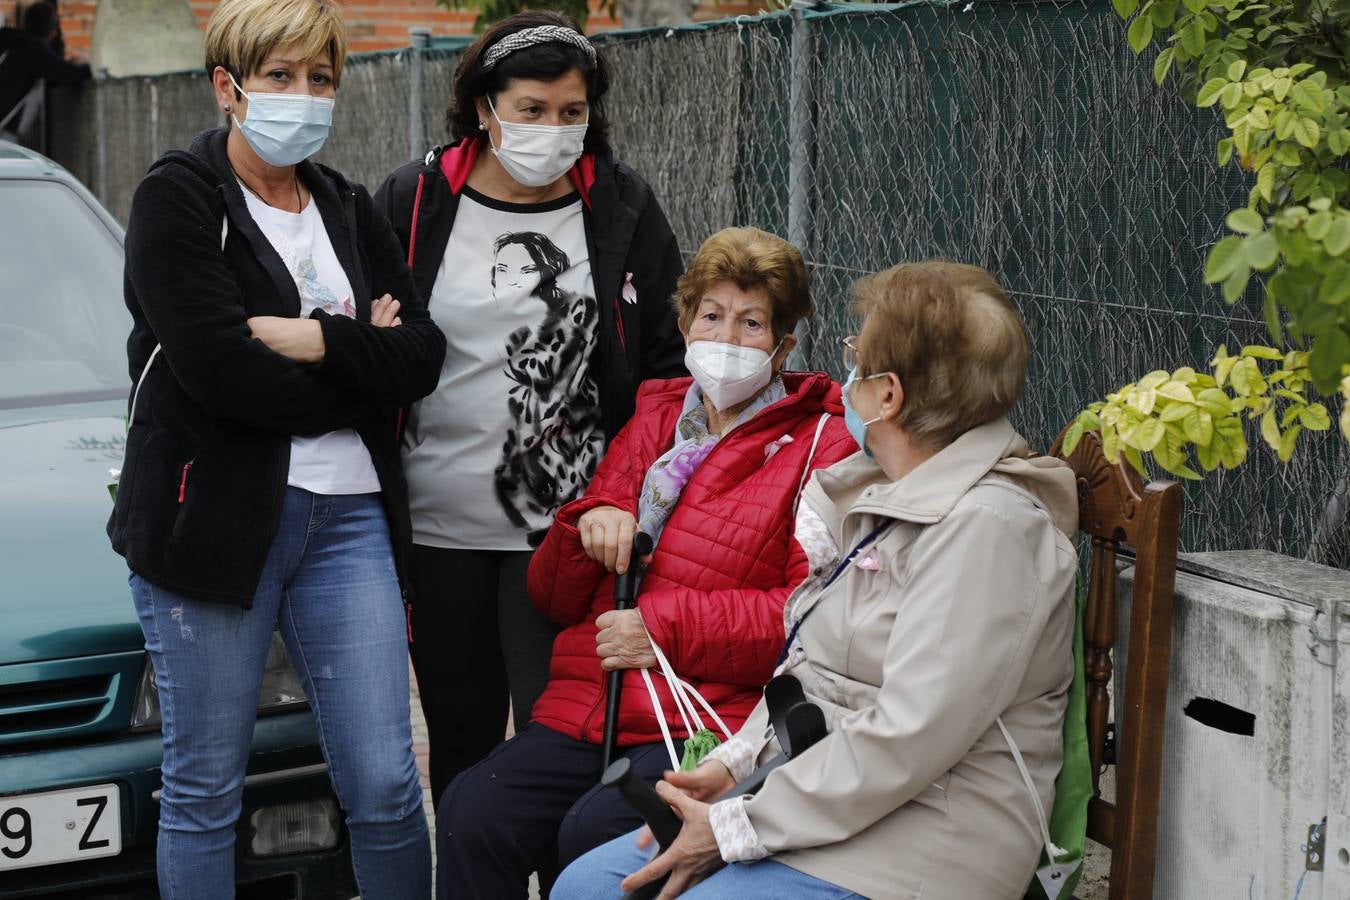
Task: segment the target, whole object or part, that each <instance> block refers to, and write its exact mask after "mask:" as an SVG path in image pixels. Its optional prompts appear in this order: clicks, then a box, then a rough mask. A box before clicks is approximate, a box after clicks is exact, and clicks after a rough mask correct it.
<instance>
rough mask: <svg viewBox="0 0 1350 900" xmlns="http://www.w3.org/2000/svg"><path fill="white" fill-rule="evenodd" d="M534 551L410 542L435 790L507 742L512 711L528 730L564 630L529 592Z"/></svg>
mask: <svg viewBox="0 0 1350 900" xmlns="http://www.w3.org/2000/svg"><path fill="white" fill-rule="evenodd" d="M531 555H532V551H529V550H521V551H499V550H444V549H441V548H439V547H425V546H421V545H415V546H414V547H413V551H412V557H411V559H410V560H409V566H408V575H409V579H410V580H411V582H412V587H413V604H412V637H413V642H412V646H411V647H410V648H409V651H410V653H411V655H412V662H413V671H414V672H415V673H416V675H417V690H418V693H419V694H420V695H421V698H422V713H423V715H424V716H425V717H426V720H427V735H428V739H429V743H430V748H429V762H430V764H431V789H432V791H433V792H434V793H433V794H432V796H433V797H438V798H439V797H440V796H441V794H442V793H444V792H445V788H446V786H447V785H449V784H450V782H451V781H452V780H454V777H455V776H456V775H458V774H459V773H460V772H462V771H464V770H465V769H467V768H468V767H469V766H472V765H473V764H474V763H476V762H478V761H479V760H481V759H482V758H483V757H485V756H487V755H488V754H489V753H490V752H492V748H493V747H496V746H497V745H498V744H500V743H501V742H502V739H503V738H504V737H505V736H506V717H507V712H508V709H510V710H511V711H512V712H513V713H514V719H515V727H516V731H518V732H519V731H521V730H523V729H524V727H525V725H526V724H527V723H528V722H529V721H530V711H531V710H532V709H533V708H534V701H535V700H537V699H539V695H540V694H542V693H543V692H544V686H545V685H547V684H548V664H549V659H550V658H551V656H552V654H553V639H554V638H555V637H556V636H557V634H558V628H557V626H555V625H554V624H553V623H551V622H549V621H548V620H547V619H545V618H544V616H543V615H542V614H541V613H540V612H539V611H538V610H537V609H535V608H534V605H533V604H532V603H530V598H529V596H528V594H527V593H526V591H525V573H526V570H527V569H528V568H529V565H530V557H531Z"/></svg>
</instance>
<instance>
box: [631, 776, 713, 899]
mask: <svg viewBox="0 0 1350 900" xmlns="http://www.w3.org/2000/svg"><path fill="white" fill-rule="evenodd" d="M656 792H657V793H658V794H660V795H661V799H662V800H664V801H666V802H667V803H669V804H670V806H671V808H672V809H674V810H675V814H676V815H677V816H679V817H680V819H681V820H682V821H683V822H684V827H683V828H681V829H680V836H679V837H677V838H676V839H675V843H673V844H671V845H670V847H669V848H667V849H666V852H665V853H662V854H661V855H660V856H658V857H657V858H656V859H654V860H652V861H651V862H649V863H647V865H645V866H643V867H642V868H641V869H638V870H637V871H636V872H634V873H633V874H632V875H629V876H628V877H627V878H625V879H624V880H623V884H622V885H620V887H621V888H622V889H623V890H624V891H631V890H634V889H636V888H640V887H642V886H643V885H644V884H650V883H651V882H653V881H656V880H658V879H659V878H661V877H662V876H663V875H666V874H667V873H669V875H670V878H669V880H667V881H666V884H665V887H663V888H662V889H661V894H660V898H659V900H665V898H668V897H678V896H680V894H682V893H684V892H685V891H687V890H689V889H690V888H691V887H693V886H694V885H696V884H698V883H699V882H700V881H702V880H703V879H705V878H707V877H708V876H709V875H711V874H712V873H713V872H716V871H717V870H718V869H720V868H722V866H723V865H724V863H723V862H722V853H721V851H720V850H718V849H717V838H715V837H713V830H712V825H711V824H709V822H708V804H706V803H701V802H699V801H698V800H695V799H693V798H692V797H687V796H685V795H684V793H683V792H681V791H680V790H679V789H677V788H674V787H672V786H670V785H669V784H667V783H666V782H664V781H660V782H657V785H656ZM649 843H650V835H649V834H648V833H645V832H644V834H643V835H642V837H641V838H640V839H639V846H646V845H647V844H649Z"/></svg>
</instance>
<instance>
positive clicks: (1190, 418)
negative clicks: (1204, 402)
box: [1181, 407, 1214, 446]
mask: <svg viewBox="0 0 1350 900" xmlns="http://www.w3.org/2000/svg"><path fill="white" fill-rule="evenodd" d="M1181 428H1182V430H1183V431H1185V432H1186V438H1187V439H1188V440H1190V441H1191V442H1193V443H1194V444H1196V445H1197V446H1207V445H1208V444H1209V442H1210V441H1211V440H1213V438H1214V417H1213V416H1211V415H1210V414H1209V413H1207V412H1205V411H1204V410H1203V409H1197V408H1195V407H1191V409H1190V410H1188V411H1187V413H1186V418H1184V419H1182V420H1181Z"/></svg>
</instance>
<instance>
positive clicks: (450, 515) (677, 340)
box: [376, 11, 684, 798]
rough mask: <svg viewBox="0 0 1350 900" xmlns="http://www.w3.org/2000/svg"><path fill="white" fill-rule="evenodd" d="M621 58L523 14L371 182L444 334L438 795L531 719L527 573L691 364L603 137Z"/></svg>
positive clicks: (434, 535)
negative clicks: (421, 133) (662, 390)
mask: <svg viewBox="0 0 1350 900" xmlns="http://www.w3.org/2000/svg"><path fill="white" fill-rule="evenodd" d="M608 87H609V69H608V67H607V66H606V64H605V61H604V60H603V59H601V58H600V57H599V56H598V55H597V54H596V52H595V48H594V47H593V46H592V45H591V43H590V41H589V40H587V39H586V37H585V35H583V34H582V33H581V32H580V31H578V30H577V28H576V26H575V24H574V23H573V22H572V21H571V20H570V19H568V18H566V17H565V16H562V15H559V14H557V13H553V12H544V11H534V12H523V13H520V14H518V15H515V16H512V17H511V18H509V19H506V20H504V21H502V22H500V23H498V24H496V25H494V26H493V27H492V28H490V29H489V30H488V31H487V32H486V33H485V34H484V35H483V36H482V37H481V38H479V39H478V40H477V41H476V42H475V43H474V44H473V45H472V46H471V47H469V49H468V50H466V51H465V53H464V56H463V58H462V61H461V62H460V64H459V68H458V70H457V71H456V73H455V81H454V92H453V97H452V100H451V104H450V110H449V113H448V114H447V124H448V126H449V131H450V134H451V137H452V138H453V139H454V143H452V144H450V145H449V146H446V147H438V148H436V149H434V150H432V151H431V152H430V153H428V154H427V156H426V158H425V160H423V161H420V162H416V163H411V164H409V165H407V166H404V167H403V168H401V169H399V170H397V171H396V172H394V173H393V174H392V175H391V176H390V177H389V178H388V180H386V181H385V183H384V185H383V186H382V187H381V188H380V190H379V192H378V193H377V195H376V201H377V202H378V203H379V204H380V205H381V206H382V207H383V209H384V212H385V215H386V216H387V217H388V219H389V220H390V222H391V223H392V224H393V226H394V230H395V232H396V233H397V234H398V236H399V238H400V239H401V241H402V242H403V247H404V250H405V251H406V252H407V256H408V263H409V265H410V267H411V268H412V271H413V278H414V280H415V281H416V282H417V287H418V290H419V291H420V292H421V294H422V296H424V297H426V298H427V301H428V306H429V307H430V311H431V315H432V317H433V318H434V319H435V321H436V323H437V324H438V325H440V326H441V329H442V330H443V331H444V332H445V334H446V336H447V338H448V341H449V349H448V353H447V355H446V360H445V365H444V367H443V368H442V370H441V377H440V383H439V386H438V387H437V389H436V391H435V392H434V393H433V394H431V395H430V396H428V397H427V398H425V399H424V400H422V401H420V402H419V403H417V404H414V405H413V406H412V407H411V408H409V409H408V411H407V420H406V423H405V432H404V435H403V459H404V463H405V468H406V471H407V477H408V483H409V489H410V493H411V505H412V523H413V541H414V549H413V554H412V559H411V575H412V588H413V603H412V613H411V623H410V637H411V639H412V658H413V665H414V667H415V669H416V673H417V680H418V684H419V686H420V688H421V696H422V707H423V710H424V711H425V713H426V719H427V725H428V731H429V734H430V742H431V781H432V788H433V790H434V791H435V796H436V797H437V798H439V797H440V796H441V794H442V793H443V792H444V791H445V788H446V786H447V785H448V784H449V783H450V781H451V780H452V779H453V778H454V776H455V775H456V774H457V773H459V772H460V771H462V770H464V769H466V768H468V767H469V766H471V765H473V764H474V763H476V762H478V761H479V760H481V759H482V758H483V757H484V756H486V755H487V754H488V753H489V751H491V750H492V748H493V747H495V746H496V745H497V744H498V743H499V742H500V741H501V740H502V737H503V735H504V733H505V730H506V720H507V710H508V703H509V704H510V706H511V707H513V709H514V719H515V725H516V729H517V730H520V729H522V728H523V727H524V726H525V724H526V723H527V722H528V721H529V719H530V711H531V708H532V707H533V705H534V701H535V699H536V698H537V697H538V696H539V694H540V693H541V692H542V690H543V688H544V685H545V683H546V682H547V680H548V668H549V657H550V653H551V648H552V643H553V638H554V636H555V634H556V631H557V629H556V627H555V626H553V625H552V624H550V623H549V622H548V621H547V620H545V619H544V618H543V616H542V615H541V614H540V613H539V612H537V611H536V610H535V608H534V607H533V605H532V604H531V603H530V600H529V597H528V596H527V594H526V588H525V573H526V569H527V568H528V566H529V561H530V557H531V554H532V552H533V548H534V547H536V546H537V545H538V543H539V541H540V540H541V539H542V538H543V535H544V534H545V533H546V532H547V531H548V528H549V526H550V524H551V523H552V521H553V515H554V513H555V511H556V510H557V509H558V508H559V507H560V506H562V505H563V504H565V503H567V502H569V501H571V500H574V499H576V498H577V497H578V496H580V495H581V492H582V491H583V489H584V488H585V486H586V485H587V483H588V482H589V481H590V480H591V476H592V475H593V474H594V472H595V467H596V464H597V463H598V461H599V459H600V457H601V455H602V454H603V453H604V450H605V447H606V446H607V444H608V442H609V441H610V440H611V439H613V437H614V436H615V435H616V434H617V433H618V431H619V429H620V428H621V427H622V426H623V424H624V423H625V422H626V421H627V420H628V418H629V417H630V416H631V415H632V413H633V408H634V397H635V395H636V392H637V386H638V384H639V383H640V382H641V381H643V380H645V379H648V378H664V377H670V376H674V375H682V374H684V365H683V358H684V341H683V339H682V338H681V336H680V333H679V331H678V329H677V327H676V323H675V317H674V312H673V310H672V307H671V304H670V298H671V295H672V294H673V292H674V289H675V283H676V280H677V279H678V278H679V276H680V273H681V272H682V270H683V265H682V262H681V257H680V252H679V247H678V246H677V244H676V241H675V236H674V234H673V233H672V232H671V229H670V225H669V224H668V223H667V221H666V217H665V215H664V214H663V213H662V211H661V208H660V206H659V205H658V204H657V202H656V199H655V198H654V197H653V196H652V193H651V189H650V188H649V187H648V186H647V184H646V182H644V181H643V180H642V178H641V177H640V176H638V174H637V173H636V172H634V171H633V170H632V169H630V168H628V167H627V166H625V165H624V164H623V163H621V162H619V161H618V160H616V159H615V158H614V156H613V154H612V152H611V151H610V148H609V125H608V122H607V121H606V118H605V113H604V106H603V98H604V96H605V92H606V91H607V89H608Z"/></svg>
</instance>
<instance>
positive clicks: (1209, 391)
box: [1195, 357, 1237, 419]
mask: <svg viewBox="0 0 1350 900" xmlns="http://www.w3.org/2000/svg"><path fill="white" fill-rule="evenodd" d="M1228 361H1229V362H1234V363H1235V362H1237V358H1236V357H1230V358H1229V360H1228ZM1227 374H1228V373H1227V371H1225V372H1224V375H1225V376H1227ZM1195 402H1196V403H1198V404H1200V407H1201V408H1202V409H1204V410H1205V412H1207V413H1209V414H1210V415H1211V416H1213V417H1214V418H1215V419H1220V418H1222V417H1224V416H1226V415H1228V413H1229V408H1228V395H1227V394H1225V393H1224V392H1223V391H1221V390H1219V389H1218V388H1206V389H1205V390H1203V391H1201V392H1200V396H1198V397H1196V398H1195Z"/></svg>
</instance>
